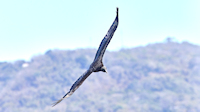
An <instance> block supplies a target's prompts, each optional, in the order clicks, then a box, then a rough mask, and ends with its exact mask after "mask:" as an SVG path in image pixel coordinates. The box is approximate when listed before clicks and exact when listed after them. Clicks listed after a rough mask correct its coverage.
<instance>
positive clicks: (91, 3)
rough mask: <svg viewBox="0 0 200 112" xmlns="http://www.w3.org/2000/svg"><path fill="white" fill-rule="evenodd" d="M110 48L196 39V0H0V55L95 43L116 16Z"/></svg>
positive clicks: (199, 8) (199, 27) (199, 6)
mask: <svg viewBox="0 0 200 112" xmlns="http://www.w3.org/2000/svg"><path fill="white" fill-rule="evenodd" d="M116 7H119V26H118V29H117V30H116V32H115V35H114V37H113V39H112V41H111V43H110V44H109V46H108V49H109V50H118V49H120V48H121V47H124V48H130V47H136V46H141V45H146V44H148V43H155V42H162V41H163V40H164V39H165V38H166V37H168V36H170V37H175V38H176V40H177V41H179V42H181V41H189V42H191V43H194V44H197V45H200V0H110V1H108V0H101V1H100V0H99V1H98V0H82V1H78V0H74V1H73V0H70V1H67V0H1V1H0V61H13V60H18V59H25V60H29V59H30V58H31V57H32V56H34V55H38V54H43V53H45V52H46V51H47V50H49V49H66V50H67V49H75V48H91V47H92V48H96V49H97V48H98V46H99V44H100V42H101V40H102V39H103V37H104V36H105V34H106V33H107V31H108V29H109V27H110V26H111V24H112V22H113V21H114V18H115V16H116Z"/></svg>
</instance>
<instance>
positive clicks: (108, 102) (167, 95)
mask: <svg viewBox="0 0 200 112" xmlns="http://www.w3.org/2000/svg"><path fill="white" fill-rule="evenodd" d="M95 53H96V49H77V50H49V51H47V52H46V53H45V54H43V55H38V56H34V57H32V59H31V61H29V62H26V61H23V60H18V61H15V62H13V63H8V62H0V89H1V92H0V99H1V100H0V112H58V111H59V112H198V111H200V106H199V105H200V94H199V93H200V46H197V45H193V44H190V43H188V42H182V43H177V42H171V41H168V42H163V43H155V44H149V45H147V46H141V47H136V48H131V49H121V50H119V51H115V52H110V51H106V53H105V55H104V58H103V62H104V65H105V66H106V67H107V69H108V74H106V73H103V72H99V73H92V74H91V75H90V76H89V78H88V79H87V80H86V81H85V82H84V83H83V84H82V85H81V87H80V88H79V89H78V90H77V91H76V92H75V93H74V94H73V95H72V96H71V97H69V98H68V99H65V100H63V101H62V102H61V103H60V104H58V105H56V106H55V107H51V104H52V103H53V102H54V101H56V100H58V99H60V98H61V97H63V95H64V94H65V93H66V92H68V90H69V89H70V87H71V85H72V84H73V83H74V82H75V81H76V79H77V78H78V77H79V76H80V75H82V74H83V73H84V72H85V70H86V69H87V68H88V67H89V65H90V63H91V62H92V61H93V59H94V56H95Z"/></svg>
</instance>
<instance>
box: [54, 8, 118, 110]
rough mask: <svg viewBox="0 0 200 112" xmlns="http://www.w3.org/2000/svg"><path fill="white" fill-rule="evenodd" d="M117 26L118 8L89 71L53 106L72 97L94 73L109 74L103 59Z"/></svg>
mask: <svg viewBox="0 0 200 112" xmlns="http://www.w3.org/2000/svg"><path fill="white" fill-rule="evenodd" d="M117 26H118V8H117V15H116V18H115V20H114V22H113V24H112V25H111V27H110V29H109V30H108V32H107V34H106V35H105V37H104V38H103V40H102V41H101V44H100V46H99V48H98V50H97V53H96V56H95V58H94V61H93V62H92V64H91V65H90V67H89V69H88V70H87V71H86V72H85V73H84V74H83V75H81V76H80V77H79V78H78V79H77V80H76V82H75V83H74V84H73V85H72V87H71V88H70V90H69V92H68V93H66V94H65V95H64V96H63V97H62V98H61V99H60V100H58V101H57V102H55V103H54V104H53V106H55V105H57V104H58V103H60V102H61V101H62V100H63V99H65V98H68V97H69V96H71V95H72V94H73V93H74V92H75V91H76V90H77V89H78V88H79V86H80V85H81V84H82V83H83V82H84V81H85V79H86V78H87V77H88V76H89V75H90V74H91V73H92V72H99V71H102V72H106V73H107V69H106V67H105V66H104V65H103V62H102V59H103V55H104V53H105V50H106V48H107V46H108V44H109V43H110V40H111V39H112V37H113V35H114V32H115V30H116V29H117Z"/></svg>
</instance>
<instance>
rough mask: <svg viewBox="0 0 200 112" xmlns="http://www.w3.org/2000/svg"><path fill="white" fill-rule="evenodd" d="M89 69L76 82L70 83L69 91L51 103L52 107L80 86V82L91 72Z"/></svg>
mask: <svg viewBox="0 0 200 112" xmlns="http://www.w3.org/2000/svg"><path fill="white" fill-rule="evenodd" d="M91 73H92V72H91V70H87V71H86V72H85V73H84V74H83V75H81V76H80V77H79V78H78V79H77V80H76V82H75V83H74V84H73V85H72V87H71V88H70V90H69V92H67V93H66V94H65V95H64V96H63V97H62V98H61V99H60V100H58V101H56V102H55V103H53V104H52V107H54V106H55V105H57V104H58V103H60V102H61V101H62V100H63V99H65V98H68V97H70V96H71V95H72V94H73V93H74V92H75V91H76V90H77V89H78V88H79V86H81V84H82V83H83V82H84V81H85V79H86V78H87V77H88V76H89V75H90V74H91Z"/></svg>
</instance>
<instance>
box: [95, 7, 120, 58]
mask: <svg viewBox="0 0 200 112" xmlns="http://www.w3.org/2000/svg"><path fill="white" fill-rule="evenodd" d="M117 26H118V8H117V15H116V18H115V20H114V22H113V24H112V25H111V27H110V29H109V30H108V33H107V34H106V36H105V37H104V38H103V40H102V41H101V44H100V46H99V49H98V51H97V53H96V56H95V58H94V61H95V60H97V59H101V60H102V58H103V55H104V53H105V50H106V48H107V46H108V44H109V43H110V40H111V39H112V36H113V34H114V32H115V30H116V29H117Z"/></svg>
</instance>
